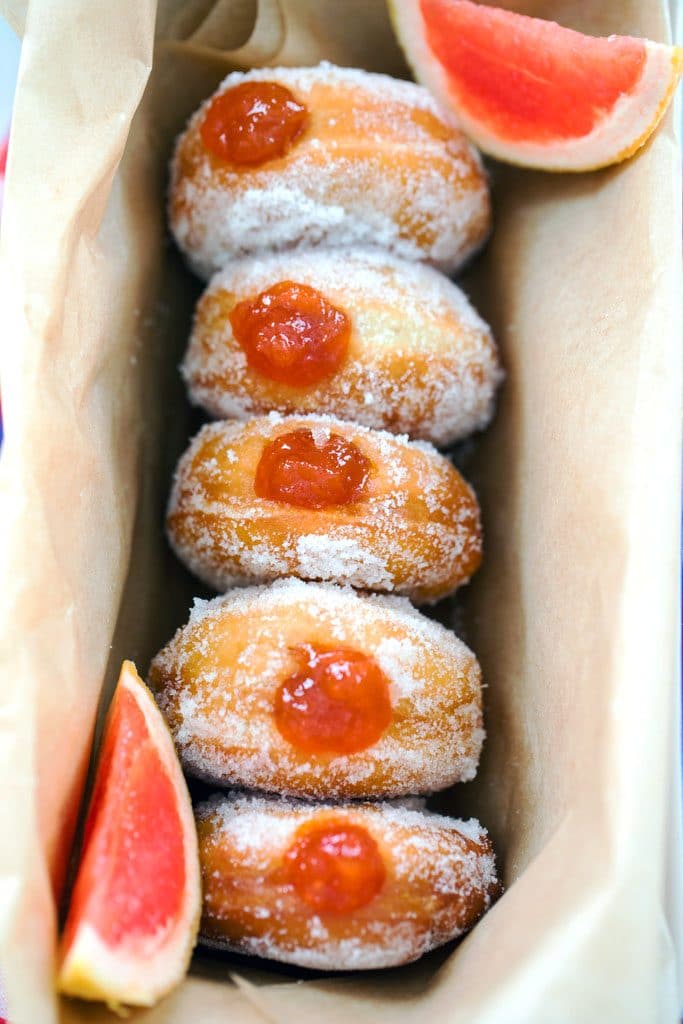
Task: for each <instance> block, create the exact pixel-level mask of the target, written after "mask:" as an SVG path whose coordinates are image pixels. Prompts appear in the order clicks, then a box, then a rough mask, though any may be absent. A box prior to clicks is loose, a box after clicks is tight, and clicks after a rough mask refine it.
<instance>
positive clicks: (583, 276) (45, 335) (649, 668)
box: [0, 0, 681, 1024]
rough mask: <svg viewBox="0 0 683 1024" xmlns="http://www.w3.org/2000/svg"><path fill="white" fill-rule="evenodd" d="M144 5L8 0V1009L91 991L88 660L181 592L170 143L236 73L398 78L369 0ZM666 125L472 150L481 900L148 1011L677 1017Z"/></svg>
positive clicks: (156, 632)
mask: <svg viewBox="0 0 683 1024" xmlns="http://www.w3.org/2000/svg"><path fill="white" fill-rule="evenodd" d="M154 6H155V5H154V0H136V2H135V3H126V4H116V3H111V2H110V0H31V3H30V7H29V10H28V14H26V12H25V5H24V4H22V3H21V2H20V0H12V2H9V0H4V5H3V7H4V10H5V12H6V13H7V14H8V16H10V17H12V18H13V19H14V21H15V23H17V24H19V25H20V26H21V27H22V28H23V30H24V33H25V43H24V48H23V53H22V61H21V67H20V78H19V88H18V92H17V100H16V113H15V120H14V126H13V136H12V148H11V151H10V162H9V178H8V183H7V191H6V196H5V210H4V221H3V239H2V275H1V279H0V280H1V292H0V308H2V324H3V329H2V340H3V345H2V363H1V365H0V375H1V377H2V385H3V402H4V414H5V424H6V445H5V449H4V451H3V455H2V460H1V463H0V488H1V489H0V508H1V509H2V531H1V533H2V535H1V537H0V544H1V549H0V579H1V580H2V584H1V594H0V602H1V604H0V622H1V623H2V627H1V629H2V633H1V639H0V659H1V660H0V664H1V669H0V672H1V676H0V678H2V698H1V700H2V702H1V706H0V778H1V779H2V801H1V804H0V837H1V838H0V963H1V964H2V970H3V974H4V980H5V983H6V986H7V989H8V994H9V998H10V1004H11V1012H12V1018H13V1021H14V1024H52V1022H54V1021H55V1020H56V1019H57V1015H58V1014H59V1015H60V1019H61V1020H63V1021H71V1022H76V1021H98V1022H99V1021H104V1020H105V1019H107V1018H108V1011H106V1010H104V1009H102V1008H99V1007H86V1006H84V1005H81V1004H77V1003H73V1002H67V1001H64V1002H62V1004H61V1007H60V1008H59V1009H58V1008H57V1006H56V1004H55V1001H54V997H53V994H52V952H53V939H54V928H55V911H54V903H53V899H52V895H51V890H52V886H55V887H57V888H58V887H59V885H60V882H61V879H62V877H63V870H64V867H63V866H64V862H65V853H66V850H67V848H68V844H69V839H70V836H71V832H72V828H73V824H74V821H75V816H76V811H77V805H78V801H79V795H80V791H81V787H82V783H83V778H84V773H85V770H86V766H87V760H88V753H89V745H90V738H91V735H92V730H93V727H94V723H95V716H96V709H97V706H98V701H99V698H100V694H101V692H102V685H103V680H105V681H106V683H105V685H106V688H109V689H110V688H111V685H112V681H113V679H114V676H115V673H116V669H117V667H118V664H119V661H120V659H121V658H122V657H123V656H124V655H125V656H127V657H134V658H135V659H136V660H137V661H138V664H139V665H140V667H141V669H142V670H143V671H144V670H145V669H146V667H147V663H148V660H149V657H150V656H151V654H152V653H153V652H154V651H155V650H156V649H157V648H158V647H159V646H160V644H161V643H162V642H163V641H164V640H165V639H167V638H168V636H169V635H170V634H171V632H172V630H173V628H174V627H175V626H176V625H177V624H178V623H180V622H181V621H183V620H184V618H185V615H186V610H187V605H188V600H189V595H190V593H191V591H192V589H193V585H192V584H190V583H189V581H188V579H187V577H184V576H183V575H182V573H181V572H180V570H179V569H178V566H177V565H175V564H174V563H173V561H172V559H171V558H170V557H169V555H168V553H167V551H166V548H165V546H164V542H163V539H162V534H161V521H162V512H163V506H164V502H165V498H166V493H167V489H168V481H169V474H170V471H171V467H172V465H173V462H174V460H175V458H176V456H177V453H178V452H179V451H180V449H181V448H182V446H183V444H184V441H185V439H186V437H187V435H188V431H189V430H190V429H191V427H192V424H191V423H190V419H189V412H188V409H187V407H186V405H185V404H184V401H183V396H182V392H181V387H180V383H179V380H178V376H177V373H176V364H177V361H178V359H179V356H180V353H181V351H182V348H183V344H184V341H185V338H186V334H187V329H188V323H189V317H190V312H191V308H192V303H193V301H194V299H195V297H196V294H197V286H196V284H195V283H194V282H192V280H191V278H190V276H189V274H187V273H186V272H185V270H184V269H183V267H182V266H181V265H180V261H179V259H178V257H177V255H176V253H175V252H174V251H173V249H172V248H171V247H170V245H169V242H168V239H167V237H166V234H165V228H164V210H163V195H164V185H165V167H166V159H167V155H168V152H169V148H170V145H171V140H172V138H173V135H174V133H175V132H176V131H177V130H178V129H179V128H180V126H181V125H182V124H183V121H184V119H185V117H186V116H187V115H188V114H189V112H190V111H191V110H192V109H193V107H194V106H195V105H196V104H197V102H198V101H199V100H200V98H202V97H203V96H204V95H206V94H207V93H208V92H209V91H210V90H211V89H212V88H213V86H214V85H215V83H216V82H217V81H218V80H219V79H220V77H221V76H222V75H223V74H224V73H225V71H226V70H228V69H229V68H231V67H233V66H248V65H250V64H252V63H276V62H278V61H282V62H289V63H296V62H308V63H312V62H315V61H317V60H318V59H320V58H321V57H327V58H330V59H333V60H337V61H339V62H342V63H352V64H359V65H361V66H366V67H368V68H373V69H378V70H386V71H389V72H393V73H398V74H400V73H401V71H402V62H401V58H400V56H399V53H398V50H397V48H396V46H395V44H394V42H393V40H392V38H391V35H390V32H389V29H388V22H387V18H386V14H385V11H384V6H383V4H382V2H381V0H222V2H211V0H194V2H187V3H182V2H180V0H161V2H160V5H159V7H160V10H159V15H158V18H157V24H156V36H157V44H156V49H154V43H153V37H154V32H155V28H154ZM510 6H512V5H510ZM517 6H518V7H520V6H521V5H517ZM525 10H527V11H528V12H530V13H536V14H541V15H543V16H545V17H556V18H557V19H558V20H560V21H562V22H564V23H565V24H568V25H573V26H574V27H577V28H583V29H585V30H587V31H590V32H595V33H608V32H610V31H621V32H624V31H631V32H634V33H637V34H647V35H649V36H651V37H653V38H665V37H666V33H667V25H666V20H665V11H664V7H663V4H662V3H660V2H659V0H641V2H636V0H603V2H601V3H599V4H597V3H586V2H582V0H556V2H552V0H536V2H532V0H528V2H527V3H526V4H525ZM24 22H25V23H24ZM152 64H153V70H152V73H151V76H150V68H151V67H152ZM148 76H149V78H148ZM141 98H142V102H140V101H141ZM131 122H132V127H131ZM671 124H672V121H671V119H669V120H667V121H666V123H665V124H664V126H663V127H662V129H661V130H660V132H659V133H658V135H657V137H656V138H655V139H654V141H653V142H652V143H651V144H650V145H649V146H648V147H647V148H646V149H645V150H644V151H643V152H642V153H641V154H640V155H639V156H638V157H637V158H636V159H634V160H632V161H631V162H630V163H628V164H627V165H625V166H624V167H620V168H616V169H613V170H607V171H604V172H602V173H595V174H589V175H584V176H577V177H567V176H544V175H542V174H533V173H529V172H523V171H516V170H513V169H503V168H498V167H497V168H495V169H494V171H493V178H494V191H495V203H496V232H495V235H494V238H493V240H492V242H491V244H490V246H489V248H488V250H487V251H486V253H485V254H484V255H483V257H482V258H481V259H480V260H479V261H478V263H477V264H476V266H475V267H474V269H473V270H472V272H471V273H470V274H469V275H468V279H467V285H468V288H469V289H470V290H471V293H472V295H473V296H474V298H475V301H476V302H477V304H478V306H479V308H480V310H481V312H482V313H483V314H484V315H485V316H487V317H488V318H489V319H490V320H491V322H492V323H493V326H494V328H495V330H496V333H497V336H498V339H499V342H500V345H501V349H502V352H503V356H504V360H505V363H506V365H507V369H508V375H509V376H508V382H507V385H506V387H505V389H504V392H503V394H502V396H501V402H500V409H499V413H498V417H497V420H496V423H495V425H494V427H493V428H492V429H491V430H490V431H489V432H488V433H487V434H486V435H485V436H484V437H483V438H482V439H481V440H478V441H477V443H476V445H475V446H474V450H473V452H472V454H471V457H470V460H469V464H468V467H467V468H468V472H469V474H470V476H471V478H472V480H473V481H474V483H475V485H476V486H477V488H478V491H479V494H480V497H481V501H482V504H483V508H484V519H485V527H486V565H485V568H484V569H483V571H482V572H481V574H480V575H479V576H478V577H477V579H476V581H475V582H474V583H473V584H472V586H471V587H470V588H469V590H468V593H467V594H466V595H465V596H464V597H463V602H462V603H463V606H464V615H465V624H466V634H467V638H468V640H469V642H470V643H471V644H472V646H473V647H474V649H475V650H476V651H477V653H478V654H479V656H480V658H481V660H482V663H483V667H484V671H485V677H486V681H487V683H488V690H487V716H488V728H489V739H488V743H487V747H486V753H485V758H484V762H483V765H482V769H481V772H480V776H479V779H478V781H477V782H476V783H475V784H472V785H470V786H467V787H462V788H461V789H460V790H458V791H456V792H454V793H453V794H452V795H450V796H449V797H448V798H447V800H446V802H447V805H448V806H449V807H450V808H452V809H453V810H455V811H457V812H460V813H469V812H470V811H474V812H476V813H477V814H478V815H479V816H480V817H481V818H482V819H483V821H484V822H485V823H486V824H487V825H488V826H489V827H490V829H491V831H492V833H493V836H494V838H495V840H496V843H497V845H498V849H499V850H500V854H501V862H502V864H503V865H504V873H505V878H506V881H507V884H508V886H509V888H508V891H507V893H506V895H505V896H504V897H503V899H502V900H501V901H500V902H499V903H498V904H497V906H496V907H495V908H494V909H493V910H492V911H491V912H490V913H489V914H488V916H487V917H486V918H485V919H484V920H483V921H482V922H481V924H479V925H478V927H477V928H476V929H475V931H474V932H473V933H472V934H471V935H470V936H469V938H468V939H467V940H466V941H465V942H464V943H462V944H461V946H460V947H459V949H458V950H457V951H456V952H455V953H453V954H452V955H450V956H449V957H448V959H444V956H443V954H440V955H434V956H432V957H428V958H426V959H425V960H424V961H422V963H420V964H418V965H415V966H412V967H408V968H403V969H400V970H396V971H392V972H388V973H385V974H383V975H378V974H371V975H368V976H358V975H356V976H346V977H342V978H337V979H327V980H325V979H323V980H319V979H317V980H316V979H307V980H306V981H305V982H304V983H295V982H294V979H293V978H292V976H291V975H289V976H288V975H286V974H285V975H283V974H278V973H273V972H268V973H265V972H260V971H257V970H255V969H254V968H250V967H249V966H243V965H242V964H239V965H238V966H237V968H235V965H234V964H232V966H231V965H230V964H229V963H226V962H224V961H220V960H216V959H211V958H207V957H203V956H199V957H197V960H196V965H195V969H194V971H193V974H192V975H191V977H190V978H189V979H188V980H187V981H186V982H185V984H184V985H183V986H181V988H180V989H179V990H178V991H177V992H176V993H175V994H173V995H172V996H171V997H170V998H169V999H168V1000H166V1001H165V1002H164V1003H163V1004H162V1005H161V1006H160V1007H158V1008H157V1009H156V1010H154V1011H152V1012H148V1013H143V1014H140V1015H138V1016H139V1018H140V1019H143V1018H144V1020H145V1021H149V1022H162V1021H163V1022H164V1024H168V1022H180V1021H182V1022H192V1024H194V1022H195V1021H200V1022H201V1024H211V1022H212V1021H224V1020H228V1021H234V1022H235V1024H237V1022H239V1024H250V1022H260V1021H264V1020H265V1021H274V1022H275V1021H276V1022H282V1024H290V1022H292V1021H297V1022H299V1024H308V1022H311V1024H318V1022H319V1021H320V1020H324V1021H326V1022H327V1024H333V1022H334V1024H337V1022H338V1024H347V1022H348V1021H349V1020H352V1019H355V1020H358V1021H368V1022H377V1024H380V1022H384V1021H386V1022H392V1024H394V1022H397V1024H408V1022H410V1021H416V1022H418V1021H427V1020H428V1021H430V1022H434V1024H446V1022H447V1024H457V1022H461V1021H462V1022H464V1021H467V1022H468V1024H493V1022H505V1024H510V1022H512V1024H516V1022H520V1024H522V1022H523V1024H534V1022H538V1024H554V1022H562V1024H565V1022H566V1024H569V1022H572V1024H574V1022H576V1021H590V1022H593V1021H596V1022H597V1021H600V1022H603V1021H605V1022H606V1021H610V1022H611V1021H616V1020H618V1021H619V1022H620V1024H625V1022H633V1024H636V1022H637V1024H642V1022H643V1021H646V1020H647V1021H662V1022H663V1021H673V1020H674V1019H675V1017H676V1013H677V1008H678V1000H679V995H678V994H679V979H678V970H677V967H678V964H677V961H678V956H677V953H676V948H677V947H678V948H679V949H680V921H679V915H678V908H679V907H680V900H679V899H678V895H679V893H678V883H679V880H680V876H679V867H680V854H679V843H678V838H679V835H678V827H679V822H678V815H677V810H675V811H673V812H672V811H671V808H672V807H675V808H677V806H678V805H677V796H678V775H677V771H676V758H677V742H678V740H677V735H678V721H679V717H678V692H677V687H676V661H677V646H678V645H677V625H678V604H677V579H678V528H677V521H678V507H679V494H680V473H679V466H680V384H681V354H680V353H681V346H680V316H679V296H678V292H679V288H680V276H679V275H680V258H679V244H680V237H679V232H680V209H679V195H680V178H679V167H678V156H677V147H676V140H675V137H674V134H673V132H672V128H671ZM105 692H107V690H106V689H105ZM442 802H443V801H442ZM231 970H237V973H238V975H239V977H235V980H236V982H237V985H233V984H231V983H230V981H229V972H230V971H231Z"/></svg>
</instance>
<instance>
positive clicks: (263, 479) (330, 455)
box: [254, 427, 372, 508]
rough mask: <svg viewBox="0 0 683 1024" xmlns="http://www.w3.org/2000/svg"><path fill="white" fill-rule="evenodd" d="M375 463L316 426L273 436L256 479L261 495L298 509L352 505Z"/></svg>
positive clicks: (362, 489) (257, 468) (357, 498)
mask: <svg viewBox="0 0 683 1024" xmlns="http://www.w3.org/2000/svg"><path fill="white" fill-rule="evenodd" d="M371 468H372V463H371V462H370V459H368V458H367V457H366V456H365V455H364V454H363V452H362V451H361V450H360V448H359V447H358V445H355V444H354V443H353V441H347V440H346V438H345V437H342V436H341V435H340V434H333V433H328V432H326V431H325V430H324V429H323V428H320V427H317V428H316V432H315V434H314V432H313V431H312V430H309V429H307V428H301V429H299V430H291V431H289V432H288V433H286V434H280V435H279V437H276V438H275V439H274V440H273V441H269V442H268V444H266V446H265V447H264V449H263V452H262V454H261V458H260V460H259V463H258V466H257V467H256V476H255V479H254V490H255V491H256V494H257V495H258V497H259V498H266V499H268V500H269V501H280V502H284V503H285V504H288V505H296V506H297V507H298V508H334V507H335V506H336V507H339V506H341V505H352V504H353V503H354V502H356V501H360V500H361V498H362V497H363V495H364V493H365V490H366V487H367V482H368V479H369V476H370V470H371Z"/></svg>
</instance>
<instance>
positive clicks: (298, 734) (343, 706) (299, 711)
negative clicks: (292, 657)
mask: <svg viewBox="0 0 683 1024" xmlns="http://www.w3.org/2000/svg"><path fill="white" fill-rule="evenodd" d="M293 653H295V654H296V655H297V657H298V658H299V659H300V662H301V667H300V669H299V671H297V672H295V673H294V674H293V675H291V676H289V677H288V678H287V679H285V680H284V682H283V683H282V684H281V685H280V687H279V689H278V692H277V694H276V698H275V712H274V714H275V724H276V725H277V728H278V730H279V732H280V734H281V735H282V736H283V737H284V739H286V740H287V741H288V742H289V743H291V744H292V745H293V746H294V747H297V748H298V749H299V750H302V751H305V752H306V753H309V754H332V755H334V754H338V755H340V754H355V753H358V752H359V751H361V750H366V749H367V748H368V747H371V746H373V744H375V743H377V741H378V740H379V739H380V737H381V736H382V733H383V732H384V731H385V730H386V729H387V728H388V726H389V725H390V724H391V720H392V712H391V698H390V695H389V682H388V680H387V678H386V676H385V675H384V673H383V672H382V670H381V669H380V667H379V665H378V664H377V662H376V661H375V660H374V658H371V657H368V655H366V654H362V653H361V652H360V651H354V650H351V649H349V648H331V647H320V646H318V645H315V644H306V645H303V646H301V647H296V648H294V649H293Z"/></svg>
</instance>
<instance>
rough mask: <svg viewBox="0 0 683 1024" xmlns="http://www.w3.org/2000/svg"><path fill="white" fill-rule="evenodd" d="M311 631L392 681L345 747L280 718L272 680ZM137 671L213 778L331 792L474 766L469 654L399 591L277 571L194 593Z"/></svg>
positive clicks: (399, 787)
mask: <svg viewBox="0 0 683 1024" xmlns="http://www.w3.org/2000/svg"><path fill="white" fill-rule="evenodd" d="M305 644H314V645H318V646H321V647H327V648H350V649H352V650H354V651H359V652H362V653H365V654H367V655H370V656H371V657H373V658H374V659H375V661H376V662H377V663H378V665H379V666H380V668H381V670H382V672H383V673H384V675H385V676H386V678H387V680H388V682H389V685H390V698H391V711H392V720H391V723H390V725H389V727H388V728H387V729H386V730H385V731H384V734H383V735H382V736H381V738H380V739H379V741H378V742H376V743H374V745H372V746H370V747H369V748H368V749H365V750H361V751H358V752H356V753H353V754H348V755H343V756H332V755H323V754H318V755H312V754H309V753H306V752H305V751H301V750H298V749H297V748H296V747H295V746H293V745H292V744H291V743H289V742H288V741H287V740H286V739H285V738H284V737H283V736H282V735H281V734H280V732H279V731H278V729H277V726H276V722H275V719H274V713H273V712H274V704H275V698H276V693H277V691H278V688H279V686H280V685H281V683H282V682H283V680H285V679H286V678H288V677H289V676H290V675H291V674H292V672H293V671H295V669H296V668H297V666H298V661H297V658H296V649H297V648H298V647H300V646H301V645H305ZM149 682H150V686H151V687H152V690H153V691H154V694H155V696H156V699H157V701H158V703H159V705H160V706H161V709H162V711H163V712H164V715H165V717H166V719H167V721H168V724H169V726H170V728H171V732H172V733H173V737H174V740H175V743H176V748H177V750H178V753H179V755H180V758H181V760H182V763H183V767H184V768H185V770H186V771H187V772H189V773H190V774H191V775H195V776H198V777H200V778H203V779H205V780H207V781H209V782H212V783H215V784H217V785H232V786H246V787H248V788H254V789H257V788H258V789H265V790H268V791H270V792H279V793H283V794H290V795H295V796H306V797H317V798H321V799H329V798H331V797H334V798H338V797H342V798H350V797H353V798H358V797H393V796H402V795H404V794H409V793H427V792H432V791H434V790H437V789H443V788H445V787H446V786H450V785H451V784H452V783H454V782H459V781H467V780H469V779H472V778H474V775H475V772H476V768H477V762H478V759H479V752H480V749H481V744H482V741H483V737H484V733H483V729H482V713H481V673H480V669H479V665H478V663H477V660H476V658H475V657H474V655H473V654H472V652H471V651H470V650H469V649H468V648H467V647H466V646H465V645H464V644H463V643H462V642H461V641H460V640H458V638H457V637H456V636H455V635H454V634H453V633H451V632H450V631H449V630H447V629H445V628H444V627H443V626H441V625H439V624H438V623H436V622H433V621H432V620H431V619H427V618H425V616H423V615H421V614H420V613H419V612H417V611H416V610H415V609H414V608H413V607H412V606H411V605H410V604H409V602H408V601H407V600H406V599H405V598H399V597H384V596H361V595H359V594H357V593H355V592H354V591H353V590H351V589H350V588H342V587H337V586H333V585H331V584H315V583H304V582H302V581H300V580H292V579H290V580H283V581H279V582H276V583H273V584H272V585H271V586H269V587H248V588H245V589H244V590H236V591H231V592H230V593H228V594H226V595H225V596H223V597H218V598H216V599H215V600H213V601H209V602H205V601H198V602H196V604H195V606H194V608H193V610H192V614H191V616H190V621H189V622H188V624H187V626H185V627H184V628H183V629H180V630H178V632H177V633H176V635H175V637H174V638H173V640H172V641H171V642H170V643H169V644H168V645H167V646H166V647H165V648H164V649H163V650H162V651H161V652H160V653H159V654H158V655H157V657H156V658H155V659H154V661H153V662H152V665H151V668H150V673H149Z"/></svg>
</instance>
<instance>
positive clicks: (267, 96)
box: [199, 82, 308, 167]
mask: <svg viewBox="0 0 683 1024" xmlns="http://www.w3.org/2000/svg"><path fill="white" fill-rule="evenodd" d="M307 122H308V110H307V108H306V105H305V104H304V103H301V102H300V101H299V100H298V99H297V98H296V96H294V94H293V93H291V92H290V91H289V89H286V88H285V87H284V85H278V84H277V82H242V83H241V84H240V85H235V86H233V88H232V89H228V90H227V91H226V92H223V93H220V94H219V95H218V96H216V97H215V99H213V100H212V101H211V103H210V105H209V109H208V110H207V112H206V114H205V115H204V119H203V120H202V123H201V125H200V128H199V133H200V135H201V138H202V142H203V143H204V146H205V148H206V149H208V151H209V152H210V153H212V154H213V155H214V156H217V157H218V158H219V159H220V160H225V161H226V162H227V163H231V164H245V165H250V166H252V167H253V166H255V165H257V164H263V163H265V162H266V161H267V160H275V159H276V157H279V156H284V154H285V153H286V152H287V151H288V149H289V148H290V147H291V145H292V143H293V142H294V141H295V140H296V139H297V138H298V137H299V135H301V133H302V131H303V130H304V128H305V127H306V124H307Z"/></svg>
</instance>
